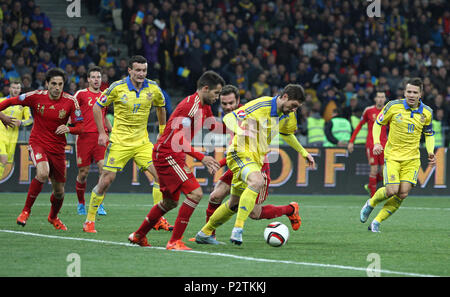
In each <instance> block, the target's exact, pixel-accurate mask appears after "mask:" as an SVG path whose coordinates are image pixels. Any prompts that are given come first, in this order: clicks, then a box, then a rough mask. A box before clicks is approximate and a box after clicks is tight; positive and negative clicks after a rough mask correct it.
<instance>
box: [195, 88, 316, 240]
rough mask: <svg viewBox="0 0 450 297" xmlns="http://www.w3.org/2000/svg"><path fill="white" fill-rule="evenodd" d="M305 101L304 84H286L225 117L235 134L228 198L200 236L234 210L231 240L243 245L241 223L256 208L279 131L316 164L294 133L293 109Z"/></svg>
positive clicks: (229, 158) (229, 157)
mask: <svg viewBox="0 0 450 297" xmlns="http://www.w3.org/2000/svg"><path fill="white" fill-rule="evenodd" d="M304 100H305V91H304V90H303V87H302V86H300V85H297V84H289V85H287V86H286V87H285V88H284V89H283V91H282V92H281V94H280V95H279V96H275V97H273V98H272V97H261V98H258V99H255V100H252V101H250V102H249V103H247V104H246V105H244V106H242V107H240V108H238V109H237V110H235V111H233V112H231V113H229V114H227V115H226V116H225V117H224V119H223V121H224V123H225V124H226V125H227V127H228V128H229V129H230V130H232V131H233V132H234V134H235V135H234V137H233V140H232V143H231V145H230V146H229V147H228V149H227V166H228V168H229V169H231V171H232V172H233V180H232V183H231V184H232V185H231V197H230V199H229V200H228V202H226V203H224V204H222V205H221V206H220V207H219V208H218V209H217V210H216V211H215V212H214V214H213V215H212V216H211V217H210V219H209V221H208V223H206V225H205V226H204V227H203V228H202V230H201V231H199V234H200V235H201V236H203V237H204V236H212V233H213V231H214V230H215V229H216V228H217V227H219V226H220V225H222V224H223V223H224V222H226V221H228V220H229V219H230V218H231V217H232V216H233V215H234V214H235V213H236V211H237V216H236V221H235V225H234V228H233V231H232V233H231V238H230V240H231V242H232V243H234V244H237V245H240V244H242V234H243V229H244V223H245V221H246V220H247V218H248V217H249V215H250V213H251V212H252V211H253V209H254V208H255V203H256V198H257V196H258V194H259V192H260V191H261V189H262V188H263V187H264V177H263V174H262V173H261V167H262V166H263V163H264V157H265V155H266V154H267V153H268V152H269V150H270V148H269V145H270V143H271V141H272V139H273V138H274V137H275V136H276V135H277V134H278V133H280V135H281V136H282V138H283V139H284V140H285V141H286V143H288V144H289V145H290V146H291V147H293V148H294V149H295V150H296V151H297V152H299V153H300V154H301V155H302V156H303V157H304V158H305V159H306V160H307V162H308V163H309V166H311V167H314V166H315V162H314V158H313V157H312V156H311V154H309V153H308V152H307V151H306V150H305V149H304V148H303V146H302V145H301V144H300V143H299V142H298V140H297V138H296V137H295V135H294V132H295V131H296V130H297V119H296V116H295V111H296V110H297V109H298V108H299V107H300V106H301V105H302V103H303V101H304ZM259 207H260V205H259ZM201 232H203V233H201Z"/></svg>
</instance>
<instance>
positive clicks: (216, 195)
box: [209, 190, 224, 204]
mask: <svg viewBox="0 0 450 297" xmlns="http://www.w3.org/2000/svg"><path fill="white" fill-rule="evenodd" d="M223 198H224V196H223V195H221V193H220V192H219V191H215V190H214V191H213V192H212V193H211V195H210V196H209V202H211V203H215V204H219V203H222V201H223Z"/></svg>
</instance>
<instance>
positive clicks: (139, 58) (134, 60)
mask: <svg viewBox="0 0 450 297" xmlns="http://www.w3.org/2000/svg"><path fill="white" fill-rule="evenodd" d="M133 63H138V64H145V63H147V59H146V58H145V57H144V56H141V55H135V56H132V57H131V58H130V59H129V60H128V68H130V69H133Z"/></svg>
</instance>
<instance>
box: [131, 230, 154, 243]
mask: <svg viewBox="0 0 450 297" xmlns="http://www.w3.org/2000/svg"><path fill="white" fill-rule="evenodd" d="M128 241H129V242H131V243H133V244H137V245H140V246H151V245H150V244H149V243H148V241H147V237H146V236H144V237H141V235H139V234H137V233H136V232H133V233H131V234H130V235H129V236H128Z"/></svg>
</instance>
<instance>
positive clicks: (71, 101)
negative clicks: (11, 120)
mask: <svg viewBox="0 0 450 297" xmlns="http://www.w3.org/2000/svg"><path fill="white" fill-rule="evenodd" d="M15 98H18V100H17V101H18V102H17V103H18V104H20V105H23V106H29V107H30V109H31V113H32V114H33V118H34V123H33V128H32V129H31V134H30V139H29V144H31V145H32V144H37V145H40V146H42V147H43V148H44V149H45V150H48V151H49V152H51V153H62V154H64V151H65V146H66V144H67V141H66V135H65V134H61V135H58V134H56V133H55V131H56V128H58V127H59V126H60V125H66V124H67V122H68V120H69V117H70V121H71V123H74V124H75V123H77V122H82V121H83V117H82V114H81V110H80V106H79V105H78V101H77V100H76V99H75V98H74V97H73V96H71V95H69V94H67V93H65V92H62V93H61V97H59V99H57V100H52V99H50V97H49V95H48V91H47V90H37V91H32V92H28V93H25V94H22V95H20V96H19V97H15Z"/></svg>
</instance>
